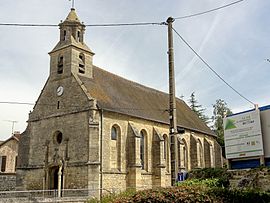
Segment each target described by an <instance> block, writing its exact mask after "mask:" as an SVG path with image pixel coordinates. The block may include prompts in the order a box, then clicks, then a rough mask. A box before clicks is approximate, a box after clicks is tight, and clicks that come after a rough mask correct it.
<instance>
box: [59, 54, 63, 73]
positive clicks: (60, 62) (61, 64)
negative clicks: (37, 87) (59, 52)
mask: <svg viewBox="0 0 270 203" xmlns="http://www.w3.org/2000/svg"><path fill="white" fill-rule="evenodd" d="M63 67H64V57H63V56H60V57H59V58H58V63H57V73H58V74H62V73H63Z"/></svg>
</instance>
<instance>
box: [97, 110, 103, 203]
mask: <svg viewBox="0 0 270 203" xmlns="http://www.w3.org/2000/svg"><path fill="white" fill-rule="evenodd" d="M98 110H99V112H100V152H99V154H100V158H99V159H100V167H99V170H100V171H99V172H100V193H99V194H100V196H99V198H100V202H102V192H103V169H102V167H103V164H102V162H103V161H102V142H103V140H102V139H103V109H100V108H98Z"/></svg>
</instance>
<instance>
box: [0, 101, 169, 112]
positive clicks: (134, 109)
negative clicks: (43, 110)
mask: <svg viewBox="0 0 270 203" xmlns="http://www.w3.org/2000/svg"><path fill="white" fill-rule="evenodd" d="M0 104H11V105H30V106H34V105H35V104H34V103H28V102H14V101H0ZM37 105H38V106H56V105H55V104H45V103H37ZM62 105H63V106H64V107H65V108H68V107H74V108H75V107H81V106H79V105H66V104H65V103H62ZM105 109H106V108H105ZM112 109H113V110H131V111H145V110H153V111H164V112H165V111H168V109H167V108H164V109H158V108H156V109H155V108H152V109H145V108H129V107H115V108H112Z"/></svg>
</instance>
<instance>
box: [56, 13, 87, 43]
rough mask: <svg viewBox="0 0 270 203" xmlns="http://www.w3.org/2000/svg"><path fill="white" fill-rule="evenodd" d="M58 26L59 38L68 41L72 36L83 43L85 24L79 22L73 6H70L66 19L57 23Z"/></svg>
mask: <svg viewBox="0 0 270 203" xmlns="http://www.w3.org/2000/svg"><path fill="white" fill-rule="evenodd" d="M59 27H60V32H61V33H60V34H61V36H60V40H61V41H66V40H67V41H70V40H72V39H71V37H73V39H74V40H76V41H77V42H81V43H83V35H84V32H85V25H84V24H83V23H81V21H80V20H79V17H78V15H77V14H76V12H75V9H74V8H71V10H70V12H69V14H68V16H67V17H66V20H65V21H64V22H61V23H60V24H59Z"/></svg>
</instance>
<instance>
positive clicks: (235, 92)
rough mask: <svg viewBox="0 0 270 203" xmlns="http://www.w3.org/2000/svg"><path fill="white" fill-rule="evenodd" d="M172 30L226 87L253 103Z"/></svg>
mask: <svg viewBox="0 0 270 203" xmlns="http://www.w3.org/2000/svg"><path fill="white" fill-rule="evenodd" d="M172 29H173V31H174V32H175V33H176V34H177V36H178V37H179V38H180V39H181V40H182V41H183V42H184V43H185V44H186V45H187V46H188V47H189V48H190V49H191V51H192V52H193V53H194V54H195V55H196V56H197V57H198V58H199V59H200V60H201V61H202V62H203V63H204V64H205V65H206V66H207V67H208V68H209V69H210V70H211V71H212V72H213V73H214V74H215V75H216V76H217V77H218V78H219V79H220V80H221V81H223V82H224V83H225V84H226V85H227V86H228V87H230V88H231V89H232V90H233V91H234V92H235V93H237V94H238V95H239V96H240V97H242V98H243V99H245V100H246V101H248V102H249V103H251V104H253V105H255V103H253V102H252V101H250V100H249V99H247V98H246V97H245V96H244V95H243V94H241V93H240V92H239V91H237V90H236V89H235V88H233V87H232V86H231V85H230V84H229V83H228V82H226V81H225V79H223V78H222V77H221V76H220V75H219V74H218V73H217V72H216V71H215V70H214V69H213V68H212V67H211V66H210V65H209V64H208V63H207V62H206V61H205V60H204V59H203V58H202V57H201V56H200V55H199V54H198V53H197V52H196V51H195V50H194V49H193V48H192V47H191V46H190V44H189V43H188V42H187V41H186V40H185V39H184V38H183V37H182V36H181V35H180V34H179V33H178V32H177V31H176V30H175V29H174V28H172Z"/></svg>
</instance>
